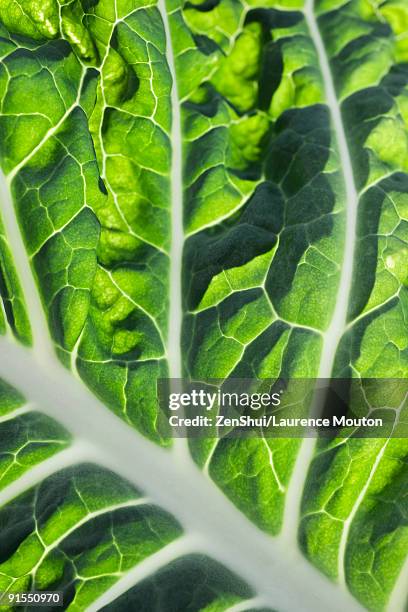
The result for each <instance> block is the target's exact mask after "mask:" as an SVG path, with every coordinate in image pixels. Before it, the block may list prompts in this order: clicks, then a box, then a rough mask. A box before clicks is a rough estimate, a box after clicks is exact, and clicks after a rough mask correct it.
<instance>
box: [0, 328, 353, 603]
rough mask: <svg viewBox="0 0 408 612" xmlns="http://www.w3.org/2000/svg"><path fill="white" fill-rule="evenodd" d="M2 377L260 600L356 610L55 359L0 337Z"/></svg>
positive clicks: (335, 588)
mask: <svg viewBox="0 0 408 612" xmlns="http://www.w3.org/2000/svg"><path fill="white" fill-rule="evenodd" d="M0 377H1V378H3V379H5V380H6V381H8V382H9V383H10V384H12V385H14V386H16V387H17V388H19V389H20V390H21V392H22V393H23V394H24V395H26V396H27V397H29V398H30V400H31V402H32V403H33V404H34V405H36V406H37V407H38V408H39V409H41V411H42V412H44V413H46V414H48V415H49V416H50V417H52V418H54V419H55V420H57V421H58V422H60V423H61V424H62V425H64V426H65V427H66V428H67V429H68V430H69V431H70V432H71V433H72V435H73V436H74V439H76V440H78V441H79V443H81V445H82V447H84V445H85V447H86V456H87V459H88V461H93V462H95V463H96V464H98V465H102V466H104V467H106V468H108V469H110V470H112V471H114V472H116V473H117V474H119V475H120V476H122V477H123V478H126V479H127V480H129V481H130V482H132V483H133V484H134V485H135V486H137V487H138V488H140V489H142V491H143V492H144V493H145V494H146V495H148V496H149V497H151V499H152V500H154V502H155V503H157V504H158V505H159V506H161V507H163V508H164V509H165V510H167V511H168V512H170V513H171V514H173V515H174V516H175V517H176V518H177V519H178V520H179V521H180V523H181V524H182V526H183V527H184V529H185V532H186V534H187V535H193V536H194V537H196V538H198V539H197V540H196V542H199V545H198V549H197V552H201V553H206V554H208V555H209V556H211V557H212V558H214V559H216V560H218V561H219V562H220V563H222V564H224V565H225V566H226V567H228V568H229V569H231V570H232V571H234V572H236V573H237V574H238V575H240V576H242V578H243V579H245V580H246V581H247V582H248V583H249V584H250V585H251V586H252V587H253V588H254V589H255V591H256V592H257V593H258V594H259V596H260V597H261V598H262V600H263V601H264V602H265V605H270V606H271V607H275V608H278V609H279V610H280V611H281V612H293V611H294V610H299V611H302V612H303V611H304V612H306V611H307V612H326V611H327V609H331V610H333V611H337V610H338V612H342V611H343V610H345V609H347V611H348V612H353V611H354V610H355V611H357V610H361V607H360V606H359V605H358V604H357V603H356V602H355V601H354V599H353V598H352V597H351V596H350V595H349V594H348V593H347V592H345V591H344V590H343V589H340V588H339V587H338V586H337V585H335V584H333V583H331V582H330V581H329V580H328V579H327V578H326V577H324V576H323V575H322V574H320V573H319V572H318V571H317V570H316V569H315V568H313V566H312V565H311V564H310V563H309V562H308V561H306V559H305V558H304V557H302V555H301V554H300V552H299V551H298V550H296V549H293V550H288V548H287V546H286V545H285V544H284V543H283V542H282V541H281V540H280V539H279V538H276V539H272V538H269V537H268V536H266V535H265V534H264V533H262V532H261V531H259V530H258V529H257V528H256V527H255V526H254V525H253V524H252V523H250V522H249V521H248V520H247V519H246V518H245V517H244V515H243V514H241V513H240V512H239V511H238V510H237V509H236V508H235V507H234V506H233V505H232V504H231V503H230V502H229V501H228V500H227V498H226V497H225V496H224V495H223V494H222V493H221V492H220V491H219V490H218V489H217V488H216V487H215V485H214V484H212V483H211V482H210V481H209V480H208V479H207V478H206V477H205V476H204V475H203V474H202V473H201V472H200V470H199V469H198V468H197V467H196V466H195V465H194V464H193V463H192V461H189V462H188V463H187V462H186V461H185V460H180V456H179V455H178V454H173V453H171V452H169V451H167V450H165V449H162V448H159V447H157V446H155V445H154V444H152V443H151V442H149V441H148V440H146V439H144V438H143V437H142V436H141V435H140V434H138V433H137V432H135V431H134V430H132V429H131V428H130V427H129V426H127V425H126V424H125V423H124V422H122V421H120V420H119V419H118V418H117V417H116V416H115V415H114V414H112V413H111V412H110V411H108V410H107V409H106V407H105V406H104V405H103V404H102V403H101V402H99V400H97V398H96V397H94V396H93V395H92V394H91V392H90V391H88V390H87V389H86V387H85V386H84V385H83V384H82V383H81V382H79V381H77V380H75V379H73V377H72V375H71V374H70V373H69V372H68V371H67V370H65V369H64V368H63V366H62V365H60V364H59V362H58V361H56V360H55V361H54V362H53V364H52V365H51V364H41V363H40V362H38V361H37V360H36V359H35V358H34V354H33V352H32V351H31V350H30V349H26V348H24V347H22V346H20V345H17V344H15V343H10V342H9V341H8V340H6V339H4V338H1V339H0ZM63 452H65V451H63ZM81 458H82V453H81V454H80V455H79V457H78V459H81ZM27 479H29V476H27ZM27 485H28V481H27Z"/></svg>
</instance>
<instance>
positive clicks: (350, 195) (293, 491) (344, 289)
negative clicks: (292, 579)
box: [283, 0, 359, 575]
mask: <svg viewBox="0 0 408 612" xmlns="http://www.w3.org/2000/svg"><path fill="white" fill-rule="evenodd" d="M304 16H305V20H306V23H307V26H308V29H309V33H310V36H311V38H312V40H313V43H314V47H315V49H316V52H317V56H318V60H319V66H320V70H321V74H322V78H323V83H324V90H325V98H326V104H327V106H328V107H329V110H330V115H331V122H332V126H333V130H334V133H335V135H336V141H337V146H338V151H339V157H340V166H341V168H342V172H343V178H344V185H345V228H344V233H345V237H344V249H343V262H342V266H341V273H340V280H339V286H338V290H337V297H336V304H335V308H334V312H333V316H332V319H331V321H330V324H329V327H328V328H327V330H326V331H325V333H324V334H323V346H322V352H321V356H320V369H319V373H318V378H330V376H331V374H332V370H333V365H334V360H335V356H336V350H337V347H338V345H339V342H340V340H341V337H342V335H343V333H344V332H345V330H346V326H347V310H348V304H349V298H350V293H351V286H352V280H353V263H354V252H355V246H356V239H357V212H358V201H359V195H358V192H357V188H356V185H355V181H354V174H353V165H352V161H351V157H350V152H349V148H348V144H347V139H346V133H345V130H344V126H343V120H342V116H341V110H340V105H339V102H338V99H337V95H336V89H335V86H334V81H333V76H332V73H331V70H330V64H329V60H328V57H327V53H326V49H325V46H324V43H323V40H322V36H321V34H320V30H319V26H318V24H317V20H316V16H315V12H314V0H306V3H305V7H304ZM315 445H316V441H315V439H313V438H306V439H305V440H304V441H303V443H302V445H301V447H300V450H299V453H298V455H297V458H296V464H295V468H294V471H293V474H292V477H291V481H290V485H289V488H288V492H287V495H286V501H285V520H284V526H283V537H284V538H285V539H287V541H288V542H290V541H291V539H293V537H296V535H295V534H296V532H295V526H296V525H299V520H300V513H301V499H302V491H303V487H304V483H305V480H306V477H307V472H308V470H309V466H310V463H311V461H312V458H313V454H314V449H315ZM339 564H342V559H341V558H340V556H339ZM339 574H340V575H343V567H342V566H341V567H339Z"/></svg>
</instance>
